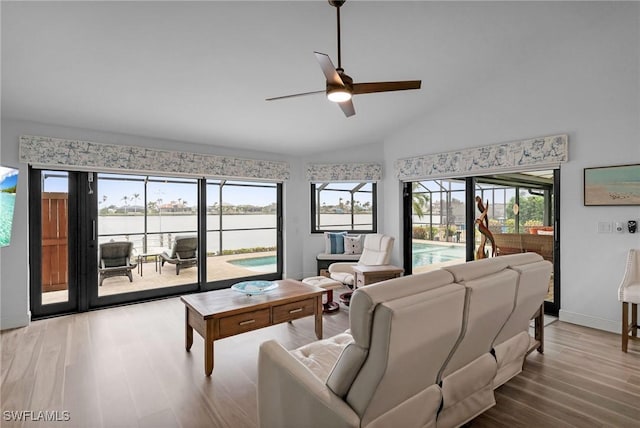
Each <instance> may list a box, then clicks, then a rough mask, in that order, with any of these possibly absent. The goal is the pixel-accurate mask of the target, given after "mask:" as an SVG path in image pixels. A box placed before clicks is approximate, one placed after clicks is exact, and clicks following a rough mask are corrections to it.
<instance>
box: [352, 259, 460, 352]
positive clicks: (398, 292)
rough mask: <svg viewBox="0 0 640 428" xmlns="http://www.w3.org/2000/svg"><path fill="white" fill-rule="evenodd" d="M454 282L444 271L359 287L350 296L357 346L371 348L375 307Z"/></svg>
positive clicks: (353, 332)
mask: <svg viewBox="0 0 640 428" xmlns="http://www.w3.org/2000/svg"><path fill="white" fill-rule="evenodd" d="M452 282H453V276H452V275H451V274H450V273H449V272H446V271H443V270H434V271H431V272H425V273H420V274H416V275H407V276H403V277H400V278H395V279H393V280H392V281H384V282H379V283H376V284H371V285H367V286H366V287H363V288H358V289H357V290H356V291H355V292H354V293H353V296H352V297H351V303H350V310H349V325H350V327H351V334H352V335H353V338H354V340H355V341H356V343H357V344H358V345H359V346H361V347H363V348H368V347H369V339H370V334H371V331H370V328H371V320H372V318H373V311H374V310H375V308H376V305H378V303H380V302H385V301H387V300H391V299H398V298H402V297H405V296H410V295H412V294H418V293H422V292H424V291H428V290H432V289H434V288H438V287H441V286H443V285H446V284H451V283H452Z"/></svg>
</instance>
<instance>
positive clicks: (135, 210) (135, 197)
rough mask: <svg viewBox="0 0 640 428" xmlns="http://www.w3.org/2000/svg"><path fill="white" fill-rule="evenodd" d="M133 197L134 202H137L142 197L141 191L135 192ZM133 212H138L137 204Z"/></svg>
mask: <svg viewBox="0 0 640 428" xmlns="http://www.w3.org/2000/svg"><path fill="white" fill-rule="evenodd" d="M131 199H132V200H133V201H134V203H135V201H138V200H139V199H140V193H134V194H133V196H131ZM133 212H134V213H135V212H137V208H136V206H135V205H134V206H133Z"/></svg>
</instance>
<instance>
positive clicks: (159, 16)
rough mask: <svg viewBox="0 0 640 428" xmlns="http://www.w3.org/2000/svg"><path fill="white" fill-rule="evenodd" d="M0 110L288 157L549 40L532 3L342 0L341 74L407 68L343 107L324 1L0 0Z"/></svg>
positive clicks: (440, 100)
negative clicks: (408, 86)
mask: <svg viewBox="0 0 640 428" xmlns="http://www.w3.org/2000/svg"><path fill="white" fill-rule="evenodd" d="M1 7H2V115H3V117H5V118H16V119H28V120H33V121H37V122H43V123H50V124H57V125H64V126H72V127H79V128H88V129H95V130H100V131H110V132H117V133H123V134H132V135H140V136H148V137H153V138H162V139H170V140H176V141H185V142H193V143H201V144H211V145H215V146H228V147H236V148H241V149H249V150H261V151H267V152H275V153H286V154H290V155H296V156H297V155H308V154H310V153H314V152H320V151H328V150H334V149H338V148H341V147H346V146H351V145H359V144H364V143H369V142H378V141H381V140H383V139H384V138H385V137H386V136H388V135H390V134H392V133H394V132H396V131H397V130H398V129H401V128H403V127H405V126H407V125H408V124H410V123H411V122H413V121H419V120H425V118H428V117H429V114H430V112H432V111H434V110H436V109H438V108H439V107H441V106H443V105H445V104H447V103H450V102H452V100H456V101H457V102H459V101H460V100H461V99H464V97H465V95H466V94H468V93H469V92H471V91H473V90H474V89H475V88H476V87H478V85H483V83H484V82H486V81H487V80H488V79H499V78H500V76H502V75H505V74H506V73H509V72H510V70H511V69H512V68H513V67H517V66H521V64H522V63H523V62H526V61H532V60H535V54H536V51H538V50H540V49H544V48H545V46H547V45H548V44H549V43H556V42H558V37H561V34H562V33H561V32H560V33H559V32H558V31H559V30H560V29H561V28H562V26H563V19H564V18H563V16H562V14H556V13H555V12H554V6H553V5H551V4H547V3H544V2H532V3H524V2H417V1H411V2H405V1H390V2H378V1H371V2H369V1H348V2H347V3H346V4H345V5H344V6H343V8H342V63H343V67H344V68H345V69H346V72H347V73H348V74H350V75H351V76H352V77H353V78H354V80H355V81H360V82H363V81H364V82H367V81H387V80H409V79H421V80H422V89H421V90H418V91H406V92H394V93H383V94H370V95H359V96H356V97H355V98H354V104H355V108H356V112H357V114H356V116H354V117H351V118H346V117H345V116H344V115H343V114H342V112H341V111H340V109H339V108H338V106H336V105H334V104H332V103H331V102H329V101H328V100H326V98H325V96H324V95H323V94H319V95H312V96H308V97H301V98H295V99H289V100H282V101H273V102H266V101H265V98H268V97H273V96H279V95H286V94H291V93H296V92H305V91H313V90H320V89H324V85H325V82H324V76H323V74H322V72H321V71H320V68H319V66H318V64H317V62H316V59H315V57H314V55H313V52H314V51H320V52H324V53H327V54H328V55H329V56H331V58H332V59H333V61H334V62H335V63H337V54H336V18H335V9H334V8H333V7H331V6H330V5H329V4H328V3H327V2H326V1H297V2H273V1H256V2H242V1H234V2H223V1H212V2H181V1H176V2H160V1H158V2H155V1H142V2H106V1H105V2H56V1H47V2H7V1H3V2H2V6H1Z"/></svg>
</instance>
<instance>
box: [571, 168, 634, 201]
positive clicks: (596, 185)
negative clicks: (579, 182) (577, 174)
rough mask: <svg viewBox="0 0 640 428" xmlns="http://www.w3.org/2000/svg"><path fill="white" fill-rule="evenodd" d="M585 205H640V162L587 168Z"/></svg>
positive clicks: (585, 173)
mask: <svg viewBox="0 0 640 428" xmlns="http://www.w3.org/2000/svg"><path fill="white" fill-rule="evenodd" d="M584 205H585V206H635V205H640V164H631V165H614V166H602V167H595V168H585V169H584Z"/></svg>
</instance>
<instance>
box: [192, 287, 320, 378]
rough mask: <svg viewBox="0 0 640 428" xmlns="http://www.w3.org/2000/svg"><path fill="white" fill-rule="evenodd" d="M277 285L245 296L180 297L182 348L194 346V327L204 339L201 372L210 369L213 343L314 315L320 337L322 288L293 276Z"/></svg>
mask: <svg viewBox="0 0 640 428" xmlns="http://www.w3.org/2000/svg"><path fill="white" fill-rule="evenodd" d="M276 282H277V283H278V288H276V289H274V290H270V291H268V292H266V293H265V294H261V295H254V296H247V295H246V294H241V293H238V292H237V291H235V290H231V289H228V288H227V289H224V290H215V291H208V292H206V293H198V294H191V295H188V296H182V297H181V298H180V300H182V302H183V303H184V304H185V348H186V349H187V351H189V350H190V349H191V345H193V329H195V330H196V331H197V332H198V333H200V336H202V338H203V339H204V372H205V374H206V375H207V376H210V375H211V373H212V372H213V342H214V341H215V340H217V339H222V338H224V337H229V336H234V335H236V334H240V333H244V332H247V331H251V330H256V329H259V328H263V327H268V326H271V325H274V324H279V323H283V322H287V321H293V320H295V319H298V318H303V317H307V316H311V315H313V316H315V321H316V322H315V330H316V337H317V338H318V339H322V293H323V291H324V290H323V289H322V288H318V287H314V286H311V285H307V284H303V283H302V282H300V281H294V280H292V279H283V280H280V281H276Z"/></svg>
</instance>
